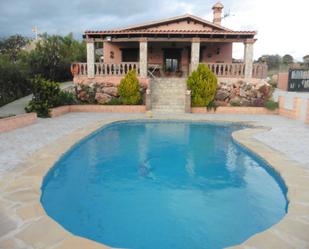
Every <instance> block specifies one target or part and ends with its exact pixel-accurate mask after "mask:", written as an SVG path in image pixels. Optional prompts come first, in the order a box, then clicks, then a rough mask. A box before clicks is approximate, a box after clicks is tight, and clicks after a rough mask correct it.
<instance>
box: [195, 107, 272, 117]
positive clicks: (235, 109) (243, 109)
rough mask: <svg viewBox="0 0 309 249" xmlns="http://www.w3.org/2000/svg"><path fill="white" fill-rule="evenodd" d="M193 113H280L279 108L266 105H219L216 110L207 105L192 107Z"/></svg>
mask: <svg viewBox="0 0 309 249" xmlns="http://www.w3.org/2000/svg"><path fill="white" fill-rule="evenodd" d="M191 112H192V113H201V114H202V113H209V114H256V115H260V114H264V115H266V114H267V115H269V114H272V115H276V114H278V110H274V111H271V110H268V109H266V108H264V107H241V106H237V107H233V106H219V107H218V108H217V109H216V111H214V110H207V108H205V107H192V108H191Z"/></svg>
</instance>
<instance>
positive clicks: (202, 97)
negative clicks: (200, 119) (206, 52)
mask: <svg viewBox="0 0 309 249" xmlns="http://www.w3.org/2000/svg"><path fill="white" fill-rule="evenodd" d="M187 86H188V88H189V89H190V90H191V100H192V106H202V107H204V106H205V107H210V105H211V104H212V102H213V100H214V98H215V94H216V91H217V87H218V80H217V77H216V75H215V74H214V73H213V72H212V71H211V70H210V69H209V68H208V67H207V66H206V65H204V64H200V65H199V66H198V68H197V70H195V71H193V72H192V73H191V75H190V76H189V78H188V80H187Z"/></svg>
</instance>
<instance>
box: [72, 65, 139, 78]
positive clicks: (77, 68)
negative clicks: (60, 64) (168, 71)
mask: <svg viewBox="0 0 309 249" xmlns="http://www.w3.org/2000/svg"><path fill="white" fill-rule="evenodd" d="M130 70H135V71H136V72H137V73H138V74H139V71H140V70H139V63H135V62H128V63H120V64H108V63H95V64H94V74H95V76H106V75H107V76H112V75H126V74H127V73H128V72H129V71H130ZM71 72H72V74H73V75H74V76H77V75H80V76H87V74H88V72H87V63H73V64H72V65H71Z"/></svg>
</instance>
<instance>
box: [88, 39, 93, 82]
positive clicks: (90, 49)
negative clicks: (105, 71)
mask: <svg viewBox="0 0 309 249" xmlns="http://www.w3.org/2000/svg"><path fill="white" fill-rule="evenodd" d="M94 63H95V48H94V41H93V40H87V74H88V78H94Z"/></svg>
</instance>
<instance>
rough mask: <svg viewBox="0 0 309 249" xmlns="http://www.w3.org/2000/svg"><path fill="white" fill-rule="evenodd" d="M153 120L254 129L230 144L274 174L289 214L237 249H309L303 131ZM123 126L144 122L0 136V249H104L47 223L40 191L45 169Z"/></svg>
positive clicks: (53, 126)
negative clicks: (284, 190) (96, 135)
mask: <svg viewBox="0 0 309 249" xmlns="http://www.w3.org/2000/svg"><path fill="white" fill-rule="evenodd" d="M156 118H164V119H167V118H168V119H185V120H186V119H188V120H210V121H239V122H250V123H254V124H255V125H256V126H258V127H259V128H254V129H245V130H241V131H237V132H235V133H234V134H233V137H234V139H235V140H237V141H238V142H239V143H241V144H243V145H244V146H246V147H248V148H249V149H251V150H253V151H254V152H256V153H257V154H258V155H260V156H262V157H263V158H265V159H266V160H267V161H268V162H269V163H270V164H271V165H272V166H273V167H274V168H275V170H277V171H278V172H279V173H280V175H281V176H282V178H283V179H284V180H285V182H286V185H287V187H288V198H289V201H290V204H289V210H288V214H287V215H286V216H285V218H284V219H283V220H282V221H280V222H279V223H278V224H276V225H274V226H273V227H271V228H270V229H268V230H266V231H264V232H262V233H259V234H256V235H254V236H253V237H251V238H250V239H249V240H247V241H246V242H244V244H242V245H239V246H237V247H235V248H247V249H249V248H263V249H264V248H280V249H284V248H309V149H308V148H309V126H305V125H304V124H302V123H298V122H296V121H292V120H288V119H286V118H283V117H280V116H269V115H267V116H263V115H259V116H250V115H218V114H215V115H210V114H208V115H202V114H201V115H198V114H194V115H192V114H184V115H177V116H176V115H175V116H171V115H169V116H158V117H156ZM128 119H145V115H144V114H115V113H112V114H108V113H70V114H67V115H64V116H61V117H59V118H55V119H45V120H40V121H39V122H38V123H37V124H34V125H31V126H28V127H25V128H21V129H18V130H15V131H12V132H8V133H2V134H0V151H1V153H0V248H1V249H2V248H3V249H4V248H5V249H13V248H14V249H30V248H31V249H33V248H36V249H37V248H38V249H39V248H49V249H100V248H107V247H105V246H103V245H99V244H97V243H96V242H92V241H89V240H87V239H83V238H79V237H77V236H74V235H72V234H71V233H70V232H68V231H66V230H65V229H63V228H62V227H61V226H60V225H58V224H57V223H56V222H54V221H53V220H52V219H51V218H49V217H48V216H47V215H46V214H45V212H44V210H43V209H42V207H41V205H40V194H41V191H40V187H41V183H42V179H43V177H44V175H45V174H46V173H47V171H48V170H49V169H50V167H52V165H53V164H54V162H55V161H56V160H57V159H58V158H59V156H61V155H62V154H63V153H64V152H65V151H66V150H68V149H69V148H70V147H71V146H72V145H73V144H74V143H76V142H77V141H79V140H80V139H81V138H83V137H84V136H86V135H88V134H90V133H91V132H93V131H94V130H96V129H98V128H99V127H101V126H102V125H104V124H108V123H110V122H113V121H117V120H128ZM261 126H264V127H267V128H260V127H261ZM59 205H61V203H59Z"/></svg>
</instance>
